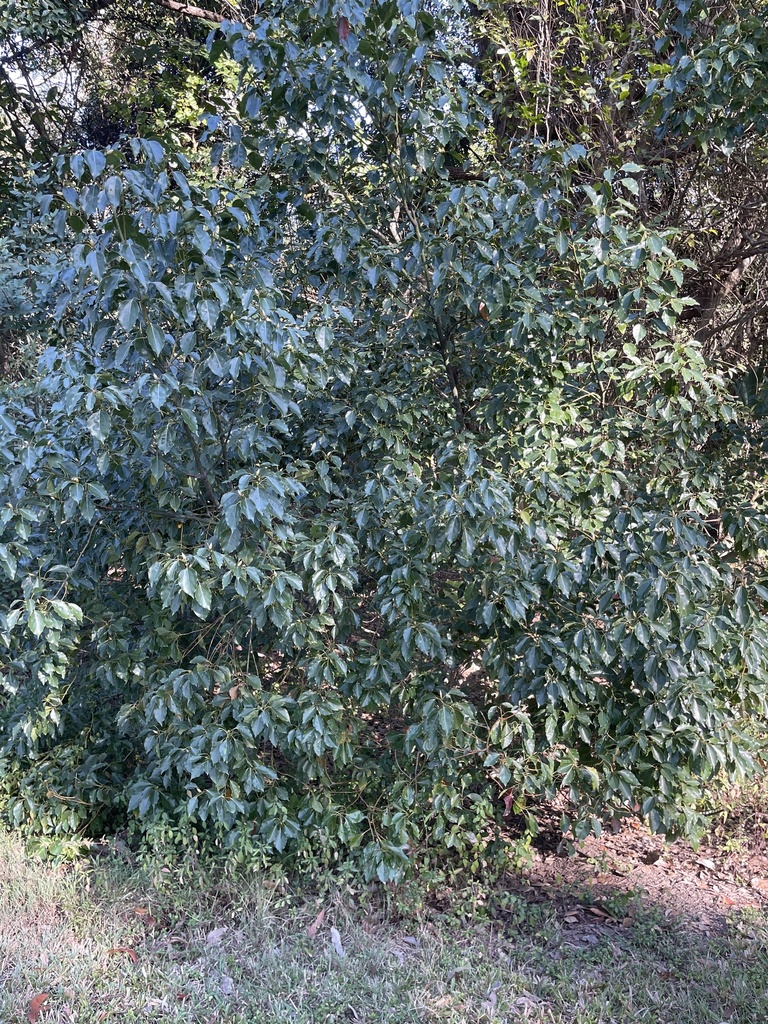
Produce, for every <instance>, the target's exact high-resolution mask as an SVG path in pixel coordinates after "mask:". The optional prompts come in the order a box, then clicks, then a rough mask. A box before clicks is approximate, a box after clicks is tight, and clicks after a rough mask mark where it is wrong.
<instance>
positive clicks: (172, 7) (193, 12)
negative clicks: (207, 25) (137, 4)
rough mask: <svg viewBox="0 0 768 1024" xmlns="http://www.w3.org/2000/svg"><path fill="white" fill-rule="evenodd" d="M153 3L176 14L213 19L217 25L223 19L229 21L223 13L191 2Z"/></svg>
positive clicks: (169, 0) (156, 0) (155, 1)
mask: <svg viewBox="0 0 768 1024" xmlns="http://www.w3.org/2000/svg"><path fill="white" fill-rule="evenodd" d="M153 3H156V4H159V5H160V7H167V8H168V10H169V11H175V12H176V13H177V14H186V15H187V17H189V18H200V19H202V21H215V22H217V23H218V24H219V25H220V24H221V23H222V22H223V21H229V18H227V17H225V16H224V15H223V14H217V13H216V12H215V11H206V10H203V8H202V7H193V6H192V5H191V4H184V3H179V2H178V0H153Z"/></svg>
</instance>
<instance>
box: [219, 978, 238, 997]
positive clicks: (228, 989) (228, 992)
mask: <svg viewBox="0 0 768 1024" xmlns="http://www.w3.org/2000/svg"><path fill="white" fill-rule="evenodd" d="M221 994H222V995H224V996H233V995H234V994H235V983H234V981H233V980H232V978H230V976H229V975H228V974H222V976H221Z"/></svg>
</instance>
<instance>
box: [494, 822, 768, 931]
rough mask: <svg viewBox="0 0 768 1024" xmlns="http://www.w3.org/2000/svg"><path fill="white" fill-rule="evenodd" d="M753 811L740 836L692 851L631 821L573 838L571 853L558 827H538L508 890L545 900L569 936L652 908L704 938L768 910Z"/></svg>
mask: <svg viewBox="0 0 768 1024" xmlns="http://www.w3.org/2000/svg"><path fill="white" fill-rule="evenodd" d="M761 818H762V816H757V818H753V819H751V821H750V823H749V824H750V827H749V828H746V829H745V828H744V827H740V829H739V834H738V838H737V839H736V840H734V838H733V836H731V837H730V841H728V840H729V837H723V835H722V834H721V835H717V834H715V833H713V834H712V835H710V836H708V837H706V838H705V840H704V841H702V843H701V845H700V846H699V848H698V849H694V848H693V847H692V846H691V845H690V843H687V842H685V841H683V840H676V841H674V842H671V843H669V842H666V841H665V839H664V838H663V837H661V836H655V835H652V834H651V833H650V832H649V831H648V830H647V828H645V826H644V825H643V824H642V823H641V822H640V821H638V820H636V819H631V818H630V819H627V820H626V821H625V822H624V823H623V824H622V826H621V828H620V829H619V831H618V832H617V833H615V834H614V833H612V832H604V833H603V835H602V836H600V837H594V836H592V837H590V838H589V839H586V840H585V841H583V842H581V843H579V844H578V845H577V848H576V852H575V853H574V854H571V855H570V856H569V855H568V854H567V853H566V852H565V851H562V850H561V849H560V843H559V839H560V836H559V835H557V833H556V831H555V830H554V829H553V830H552V831H550V832H546V831H545V832H543V833H542V834H541V835H540V837H539V840H538V841H537V849H536V850H535V852H534V859H533V863H532V864H531V865H530V867H529V868H527V869H525V870H523V872H521V874H520V875H519V876H517V877H516V878H513V879H511V880H510V889H511V890H512V891H514V892H517V893H518V894H519V895H521V896H524V897H525V899H526V900H527V901H529V902H533V903H548V904H550V905H552V906H553V907H554V909H555V910H556V911H557V914H558V917H560V919H561V920H562V921H563V922H564V924H565V925H566V926H567V927H571V928H572V929H573V932H574V938H576V939H578V937H579V935H583V934H584V933H585V928H586V929H587V933H588V934H592V933H594V932H595V929H596V928H597V929H598V930H603V929H605V928H615V927H617V926H621V925H622V924H626V923H628V922H629V921H631V919H632V917H633V914H634V912H635V908H636V907H638V906H640V905H642V906H645V907H646V908H647V907H651V906H652V907H656V908H657V909H658V910H659V911H660V912H661V913H662V914H663V915H664V916H665V917H666V918H667V919H677V920H678V921H679V922H680V923H681V924H685V925H686V926H687V927H689V928H692V929H694V930H697V931H700V932H702V933H703V934H706V935H716V934H720V933H722V932H724V931H725V929H726V927H727V924H728V919H729V918H730V917H732V916H733V912H734V911H744V910H750V909H752V910H755V911H762V912H766V911H768V838H767V833H768V827H766V825H765V823H764V822H763V821H762V820H760V819H761Z"/></svg>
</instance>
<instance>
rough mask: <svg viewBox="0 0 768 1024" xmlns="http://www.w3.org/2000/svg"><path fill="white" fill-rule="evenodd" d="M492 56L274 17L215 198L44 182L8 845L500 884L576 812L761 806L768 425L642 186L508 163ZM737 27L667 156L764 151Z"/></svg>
mask: <svg viewBox="0 0 768 1024" xmlns="http://www.w3.org/2000/svg"><path fill="white" fill-rule="evenodd" d="M685 6H686V5H681V10H682V9H683V8H684V7H685ZM473 16H474V15H472V14H471V13H470V15H467V12H466V11H464V10H463V9H462V8H461V7H457V8H456V9H455V10H451V9H449V7H448V5H443V4H441V5H439V7H437V8H435V9H430V10H428V9H426V8H425V7H424V6H423V5H420V4H419V3H418V2H415V0H413V2H412V0H399V2H397V3H396V2H394V0H389V2H384V3H374V2H362V0H361V2H358V3H356V4H354V5H351V6H346V7H344V9H343V11H341V9H340V8H339V9H337V8H336V7H332V6H331V5H330V4H328V3H327V2H325V0H318V2H316V3H314V4H297V3H285V4H282V5H281V4H280V3H275V4H271V5H269V6H265V7H264V8H263V9H261V10H260V11H259V13H258V14H256V15H254V16H253V17H252V18H251V21H250V23H249V25H248V26H247V27H243V26H238V25H237V24H235V23H233V24H228V23H225V24H224V26H223V29H222V30H220V31H219V33H218V34H216V35H212V36H211V39H210V46H211V48H212V58H211V59H212V60H219V59H222V58H224V56H225V54H226V60H228V61H230V62H235V64H236V65H237V67H238V68H239V72H240V75H239V80H238V85H237V88H236V92H234V93H233V94H232V95H231V96H230V97H229V99H228V101H227V102H225V101H224V100H223V99H221V100H220V102H219V106H218V109H217V111H216V112H215V113H214V112H211V113H210V114H209V115H208V117H207V120H206V122H205V137H204V138H203V139H202V140H201V144H205V145H206V146H207V147H209V150H210V154H211V157H212V164H213V166H212V168H211V169H210V170H205V169H202V168H201V167H200V165H199V162H195V163H194V164H191V163H190V159H189V157H188V156H185V155H184V153H182V152H179V153H173V152H172V151H171V150H167V149H166V148H164V147H163V146H162V145H161V144H160V143H159V142H158V141H156V140H153V139H147V140H144V141H136V140H134V141H133V142H131V143H130V144H129V143H128V142H126V141H124V140H120V141H119V142H118V144H117V145H115V146H114V147H113V148H110V149H107V150H105V151H101V150H99V149H97V148H86V149H85V150H78V151H73V152H71V153H70V154H68V155H62V156H61V157H59V159H58V161H57V162H56V163H55V165H51V168H50V169H49V170H42V169H41V168H40V167H39V166H38V169H37V171H36V173H37V175H38V187H39V188H40V190H41V191H40V194H37V195H36V196H34V197H33V198H32V199H30V200H29V204H28V210H27V214H26V215H27V216H28V217H29V218H30V221H29V223H30V225H31V226H32V228H34V231H36V232H37V237H38V242H37V243H36V244H37V245H38V249H37V250H36V251H38V252H42V253H43V256H41V257H39V258H37V259H36V263H35V270H34V273H33V275H32V280H33V284H32V285H28V284H24V288H26V289H27V290H26V291H24V301H25V302H27V303H28V304H29V306H30V309H31V313H30V315H33V314H34V316H35V318H36V320H35V325H36V327H35V329H36V330H37V331H38V332H39V333H40V336H41V337H43V338H46V337H47V338H48V339H49V341H50V342H51V344H50V345H49V346H48V347H47V348H46V350H45V353H44V355H43V357H42V360H41V364H40V370H39V373H35V374H31V375H30V376H29V377H28V379H27V380H25V381H24V382H23V383H21V384H18V383H17V384H15V385H14V386H13V387H8V388H6V390H5V393H4V396H3V399H2V407H1V408H0V422H1V423H2V426H3V431H4V438H3V445H2V447H1V448H0V462H1V463H2V494H1V495H0V523H1V524H2V536H0V541H1V542H2V543H0V567H1V568H2V570H3V571H4V580H3V582H2V584H0V594H1V600H2V631H1V633H0V637H1V639H2V644H3V655H2V680H1V681H2V687H3V688H2V691H0V692H1V693H2V696H0V768H1V769H2V782H0V800H1V802H2V807H3V808H4V810H5V813H6V815H7V816H8V818H9V819H10V821H12V822H13V823H15V824H17V825H21V826H24V827H26V828H28V829H30V830H32V831H39V832H43V833H56V834H66V833H72V832H88V833H91V834H94V833H99V832H101V831H104V830H105V829H108V828H112V827H115V825H116V824H119V823H124V822H125V821H126V820H129V821H132V822H134V825H135V827H136V828H137V829H139V830H140V831H145V832H147V833H149V834H150V835H152V834H153V830H154V831H155V833H157V834H159V832H158V830H159V831H162V830H163V829H164V828H165V827H166V825H169V826H170V827H171V828H172V829H181V830H182V831H184V830H187V831H190V832H201V831H205V830H209V831H210V832H211V833H212V834H215V835H218V836H220V837H226V841H227V842H229V843H231V844H234V845H238V844H240V845H242V846H243V847H247V849H248V850H249V855H250V856H262V855H263V856H270V855H271V853H272V852H273V851H277V852H279V853H285V854H287V855H290V856H293V857H296V858H299V859H301V858H306V857H318V856H321V857H326V858H329V859H334V858H337V857H339V856H340V855H342V854H343V855H344V856H346V855H347V854H349V853H350V852H352V853H353V856H355V857H357V858H359V863H360V866H361V868H362V870H364V871H365V872H366V873H367V874H369V875H375V874H378V875H379V877H380V878H382V879H386V878H391V877H394V876H396V875H397V874H398V873H399V872H400V871H402V869H403V866H404V864H405V863H406V862H407V858H408V852H409V851H413V850H424V849H425V848H429V847H432V848H437V849H441V848H445V847H449V848H450V847H456V848H460V849H462V850H465V851H466V850H474V851H475V852H474V853H472V854H471V855H470V856H469V861H473V860H474V862H475V863H480V861H481V860H482V858H483V857H484V856H488V855H490V854H491V853H498V852H499V851H503V850H504V849H505V844H507V833H508V831H509V823H510V817H512V816H514V815H521V814H526V813H528V812H529V811H530V810H531V809H533V810H534V811H535V801H536V800H537V799H539V798H541V797H546V798H552V799H555V798H557V799H566V800H567V805H566V814H565V815H564V821H563V825H564V828H566V829H567V828H568V827H570V826H571V825H572V826H573V829H574V834H576V835H582V834H584V833H585V832H586V831H589V830H590V829H592V828H595V829H599V827H600V824H601V821H602V820H604V818H605V816H606V815H621V814H624V813H628V812H631V811H633V810H634V811H638V810H639V811H640V812H641V813H642V814H643V815H644V816H645V817H646V818H647V820H648V821H649V822H650V824H651V826H652V828H654V829H655V830H662V829H663V830H669V829H672V830H681V831H685V832H694V831H695V830H696V828H697V827H698V824H699V820H698V814H697V809H696V804H697V799H698V797H699V795H700V792H701V787H702V784H703V782H704V781H705V780H706V779H707V778H708V777H710V776H711V775H712V774H714V773H718V772H722V773H726V774H727V775H728V776H731V777H738V776H739V775H740V774H741V773H743V772H746V771H749V770H751V768H752V767H753V760H752V758H753V753H754V750H753V746H752V744H753V740H752V739H751V738H750V734H749V733H748V731H747V730H745V725H746V724H747V723H748V721H749V720H750V719H761V718H764V716H765V714H766V669H767V668H768V664H767V662H768V629H767V628H766V620H765V601H766V600H767V599H768V590H766V589H765V588H764V587H763V585H762V583H761V580H762V577H763V576H764V570H763V567H762V563H761V560H760V559H761V555H762V553H763V552H764V549H765V546H766V524H767V523H768V520H766V516H765V498H764V487H765V484H764V479H765V468H766V467H765V456H764V443H763V426H762V422H761V420H760V419H759V418H758V417H757V415H756V413H755V412H754V411H752V412H750V411H749V409H748V408H746V407H745V406H744V405H743V404H741V402H740V401H739V400H738V399H737V398H736V397H735V395H736V389H735V388H734V387H733V386H732V382H731V380H730V376H729V373H727V372H725V371H724V370H723V369H722V368H720V369H718V367H717V366H715V365H713V364H712V363H711V361H709V362H708V361H707V360H706V359H705V356H704V354H703V350H702V347H701V344H700V342H699V340H697V338H696V324H697V321H696V320H695V319H693V320H692V317H694V316H699V318H701V316H702V313H701V308H700V304H699V305H697V300H696V299H692V298H688V297H686V296H687V289H686V279H687V276H688V277H690V275H691V274H692V273H693V272H694V265H693V263H692V262H691V261H689V260H688V259H686V258H685V257H684V256H682V255H681V251H683V250H681V247H680V245H679V234H678V233H676V231H675V229H674V228H664V227H661V226H659V224H658V223H657V222H654V220H653V218H652V217H650V216H644V215H643V203H642V202H641V197H642V196H643V195H647V192H648V189H649V188H650V185H649V181H650V180H651V179H652V178H653V172H649V171H648V168H647V166H646V164H645V163H641V162H638V161H639V160H640V159H641V158H642V156H641V154H638V153H632V152H626V151H621V150H619V151H617V152H615V153H613V154H606V152H605V149H603V150H602V151H601V152H602V155H601V157H600V158H599V159H598V158H597V157H596V154H595V151H594V150H593V149H591V148H590V139H589V137H588V134H582V136H581V138H576V137H575V136H574V137H569V136H568V135H567V133H565V132H560V133H557V132H545V133H543V134H542V132H541V131H540V130H539V122H538V121H537V120H536V118H535V117H533V116H531V117H530V118H529V119H528V120H527V121H526V119H525V118H523V119H522V122H521V124H520V125H518V127H517V128H516V129H515V131H514V132H511V131H510V130H508V129H502V126H501V123H500V120H499V104H500V103H501V102H502V100H501V99H500V98H499V97H500V96H502V94H501V93H499V94H498V95H496V97H495V99H494V98H493V97H491V98H489V96H488V86H487V84H484V82H487V69H486V67H485V64H486V63H487V61H488V59H489V58H488V42H487V38H488V37H484V39H485V42H484V44H483V46H481V47H479V48H478V47H475V48H474V50H473V47H472V45H470V43H468V41H467V31H468V29H467V25H468V24H469V25H470V27H471V24H472V22H471V18H472V17H473ZM694 16H695V12H694V14H693V15H691V17H694ZM728 16H729V12H726V13H725V15H724V17H725V18H726V21H725V22H723V23H718V24H717V25H714V26H710V28H711V31H709V35H708V37H707V38H706V39H705V40H704V41H702V40H700V39H698V38H697V36H696V33H689V34H688V35H687V36H686V34H685V33H684V32H682V31H680V27H679V26H678V29H677V30H676V32H677V35H676V41H675V40H672V41H670V38H671V37H669V36H668V37H667V50H668V53H667V56H666V57H665V58H664V60H665V61H666V65H665V67H664V68H662V70H663V72H664V73H663V75H661V74H660V72H659V70H658V68H654V67H651V66H650V65H647V64H646V65H644V64H643V63H642V61H638V62H637V63H636V64H635V66H634V67H633V74H635V75H637V76H640V77H642V76H646V78H647V81H646V82H645V84H644V88H643V90H642V102H641V98H640V96H639V95H638V96H637V97H636V102H637V111H636V116H637V117H638V118H640V117H642V118H643V119H644V121H643V132H644V133H645V135H646V136H648V137H658V138H667V137H669V138H670V139H674V140H677V141H676V143H675V144H679V145H682V143H681V142H680V139H681V138H683V137H685V138H686V139H687V140H688V145H690V146H697V147H699V148H698V152H699V153H702V152H711V151H712V149H713V147H717V146H719V147H720V150H718V152H719V153H720V154H722V152H723V147H724V146H725V147H726V148H727V145H730V144H731V141H732V142H733V144H734V145H735V144H736V143H737V142H738V140H739V139H741V138H743V137H744V136H749V135H750V133H753V132H754V131H756V130H757V128H759V125H760V123H761V122H760V119H761V118H762V117H763V108H762V105H761V104H762V101H763V99H764V98H765V95H766V94H765V92H764V91H762V92H761V91H760V90H761V89H762V90H764V88H765V70H766V63H765V61H766V54H765V53H764V52H763V51H761V50H758V49H757V48H756V46H755V45H754V44H753V43H752V42H749V41H747V40H745V39H744V38H743V37H742V36H738V35H735V32H736V31H737V29H738V22H737V21H733V20H731V21H727V17H728ZM468 18H469V21H468V20H467V19H468ZM731 25H735V26H736V28H735V29H734V30H733V31H730V32H729V26H731ZM689 39H692V40H693V42H690V45H689V43H688V42H687V41H686V40H689ZM723 40H725V42H723ZM732 41H733V42H732ZM722 46H726V47H730V50H729V52H730V53H734V54H736V56H735V58H734V59H731V58H730V57H728V58H727V59H725V60H723V59H722V58H721V57H720V56H718V55H717V54H718V53H719V52H720V51H719V50H718V49H717V47H722ZM686 47H688V49H686ZM696 47H699V49H698V50H697V49H696ZM468 50H469V51H471V52H467V51H468ZM473 53H474V54H475V55H477V54H478V53H479V54H480V57H479V58H478V59H477V60H475V59H474V58H473ZM657 59H658V60H659V61H661V60H662V58H661V57H659V58H657ZM691 69H693V71H692V70H691ZM507 70H508V69H505V74H506V73H507ZM588 73H591V74H592V75H593V81H596V82H597V83H598V84H599V85H600V86H601V87H602V88H605V89H608V90H611V89H614V87H615V89H616V90H618V91H619V93H620V92H621V88H622V87H623V86H622V81H621V80H619V82H618V85H616V84H615V83H613V81H612V80H609V79H608V78H606V77H601V76H600V75H599V74H597V72H595V71H594V68H592V70H591V71H590V67H589V66H587V68H586V71H584V74H585V75H586V74H588ZM747 73H748V74H749V76H750V80H751V85H750V88H749V90H747V91H746V92H745V91H744V89H743V88H742V83H743V82H746V75H747ZM651 79H653V80H652V81H651ZM517 80H518V81H519V82H522V81H523V77H522V76H518V79H517ZM233 82H234V79H233ZM582 86H583V82H581V83H580V85H579V88H582ZM554 95H555V96H557V93H554ZM611 95H612V94H611ZM633 95H634V94H633ZM515 102H517V100H515ZM696 104H701V105H702V110H703V113H702V114H701V117H700V118H699V117H698V116H697V117H694V119H693V120H690V119H688V118H687V117H686V114H685V111H688V110H694V111H695V110H697V109H698V108H697V106H696ZM509 109H510V110H512V109H514V103H513V102H512V101H511V100H510V101H509ZM505 133H506V134H505ZM654 133H655V135H654ZM729 140H730V141H729ZM734 140H735V141H734ZM665 144H666V143H665ZM718 159H719V157H718ZM649 174H650V178H649ZM46 176H47V177H46ZM16 215H17V216H18V214H16ZM39 239H43V241H40V240H39ZM46 253H47V254H49V255H45V254H46ZM64 253H66V255H63V254H64ZM11 276H12V275H11ZM14 280H16V281H17V284H18V285H19V287H22V284H23V282H22V283H19V277H18V275H17V276H16V277H15V278H14ZM692 323H693V326H691V324H692ZM46 324H47V326H46ZM46 332H47V333H46ZM534 816H535V815H534ZM531 823H532V822H531Z"/></svg>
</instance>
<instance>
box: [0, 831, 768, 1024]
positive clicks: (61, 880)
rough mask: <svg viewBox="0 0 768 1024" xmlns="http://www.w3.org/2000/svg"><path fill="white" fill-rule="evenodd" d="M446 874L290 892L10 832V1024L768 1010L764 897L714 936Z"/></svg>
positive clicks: (627, 908)
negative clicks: (53, 857) (60, 846)
mask: <svg viewBox="0 0 768 1024" xmlns="http://www.w3.org/2000/svg"><path fill="white" fill-rule="evenodd" d="M433 881H434V880H433ZM440 890H441V892H440V893H439V899H437V898H436V896H437V895H438V894H437V893H436V891H435V890H434V889H433V890H432V891H431V892H430V886H429V884H424V883H423V882H422V883H420V884H413V883H411V884H409V886H408V887H406V888H403V889H399V888H398V887H397V886H395V887H390V889H389V891H388V892H382V891H378V892H372V891H370V890H369V888H368V887H365V886H356V885H354V884H351V885H350V884H349V883H347V884H346V885H345V884H341V885H339V882H338V879H337V880H336V882H335V883H331V884H330V885H328V880H327V879H326V884H325V886H323V885H320V886H319V887H318V886H316V887H315V889H314V890H312V889H305V890H304V891H294V890H292V889H284V888H283V887H282V886H275V885H274V884H271V885H270V883H269V881H268V880H265V879H264V878H258V877H257V876H255V875H254V874H253V873H243V872H242V871H241V872H239V873H235V874H234V875H231V874H229V873H228V872H227V871H226V870H223V869H222V866H221V865H218V866H216V867H215V868H212V866H211V865H208V866H205V865H201V864H199V865H197V866H195V867H192V866H191V865H187V867H186V869H183V870H181V871H180V870H179V866H178V865H176V867H175V868H174V869H173V870H172V871H171V870H169V869H167V868H166V869H165V871H163V870H162V869H161V868H160V866H159V865H157V864H156V865H155V867H154V869H152V868H150V866H149V865H145V866H144V867H143V868H141V867H138V866H137V865H136V864H135V863H131V862H130V861H129V860H126V859H125V853H124V852H123V854H122V855H121V854H119V853H116V852H114V851H113V852H112V853H111V855H110V856H109V857H107V858H104V857H101V858H99V859H98V860H97V861H95V862H92V863H91V864H82V863H81V864H78V865H76V866H70V867H69V868H66V869H63V868H62V867H58V868H57V867H54V866H52V865H51V864H50V863H49V864H40V863H39V862H37V863H35V862H30V861H29V860H27V859H26V858H25V856H24V852H23V845H22V843H21V842H20V840H19V838H18V837H15V838H10V837H9V836H7V835H5V834H4V835H3V836H2V838H0V976H1V977H2V979H3V985H2V989H1V990H0V1013H1V1014H2V1016H3V1020H6V1021H8V1022H9V1024H16V1022H17V1021H19V1022H21V1021H25V1022H26V1021H28V1020H32V1019H33V1018H35V1017H36V1019H37V1021H38V1022H39V1024H73V1022H77V1024H80V1022H83V1024H85V1022H89V1024H90V1022H92V1021H96V1020H98V1021H102V1022H104V1024H111V1022H115V1024H117V1022H124V1021H140V1020H141V1021H158V1022H159V1021H163V1022H177V1024H188V1022H200V1024H202V1022H205V1024H246V1022H247V1024H255V1022H261V1021H265V1022H266V1021H269V1022H270V1024H271V1022H275V1024H283V1022H286V1024H287V1022H292V1024H320V1022H324V1024H326V1022H341V1021H345V1022H346V1021H358V1022H364V1024H393V1022H402V1024H406V1022H407V1024H490V1022H492V1021H496V1022H500V1024H504V1022H513V1021H520V1020H527V1021H532V1022H541V1024H544V1022H546V1024H566V1022H567V1024H572V1022H575V1024H608V1022H612V1024H641V1022H646V1021H654V1022H662V1024H720V1022H721V1021H728V1022H729V1024H758V1022H759V1021H761V1020H763V1019H764V1018H765V1014H766V1012H767V1011H768V1002H766V998H767V997H766V991H767V990H768V949H767V947H766V930H765V915H764V913H763V912H758V911H748V912H744V913H741V914H739V915H735V914H734V913H733V912H732V911H731V912H729V913H730V919H729V924H728V925H727V930H722V929H716V930H715V933H714V934H709V935H707V934H702V933H699V932H697V931H695V930H692V928H691V925H690V923H689V922H686V921H680V920H678V919H676V918H675V917H674V916H673V917H671V918H670V917H668V916H665V913H664V908H662V907H656V906H654V905H653V903H652V902H649V903H648V904H647V905H646V906H645V907H644V906H643V905H642V904H641V903H640V902H639V901H638V900H637V899H636V898H630V899H626V898H625V899H623V900H620V899H619V898H618V897H615V898H614V899H613V900H612V901H609V902H605V903H602V904H600V907H602V908H603V909H602V910H600V909H599V908H598V907H596V906H595V905H593V904H591V903H590V900H589V896H588V894H587V893H586V892H585V891H583V890H578V889H574V890H573V891H571V892H568V891H567V890H566V889H565V888H564V887H561V897H562V898H561V899H560V900H559V903H558V904H551V905H550V904H547V903H543V904H542V903H539V904H535V903H527V902H526V901H525V900H523V899H521V898H519V897H511V895H510V894H509V893H505V892H504V889H503V887H500V888H495V887H493V886H490V887H489V886H487V885H483V886H475V887H474V892H473V888H472V886H470V887H469V888H467V887H466V883H465V886H464V887H462V886H461V885H457V884H455V883H454V884H452V885H450V884H446V883H445V882H443V883H442V884H441V885H440ZM480 891H482V894H483V903H482V904H478V903H477V901H476V900H477V896H478V895H479V893H480ZM561 905H562V906H561ZM606 908H607V909H606ZM591 910H592V911H597V913H598V915H602V916H595V914H593V913H591V912H590V911H591ZM608 911H610V913H609V912H608ZM613 915H617V916H613ZM577 916H578V918H579V921H578V922H577V923H574V922H576V917H577Z"/></svg>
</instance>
